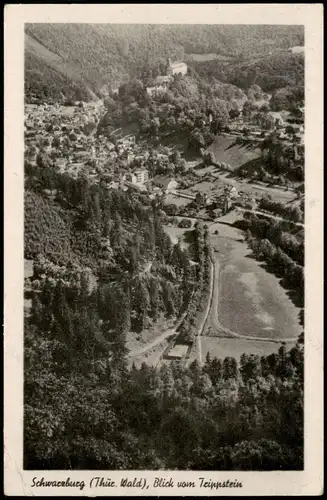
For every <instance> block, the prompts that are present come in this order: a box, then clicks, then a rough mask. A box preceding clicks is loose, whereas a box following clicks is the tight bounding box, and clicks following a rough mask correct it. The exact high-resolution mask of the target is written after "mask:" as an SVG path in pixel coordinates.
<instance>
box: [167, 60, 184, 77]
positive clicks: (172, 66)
mask: <svg viewBox="0 0 327 500" xmlns="http://www.w3.org/2000/svg"><path fill="white" fill-rule="evenodd" d="M186 73H187V65H186V64H185V63H184V62H181V61H175V62H173V63H172V62H171V59H170V58H169V59H168V67H167V75H186Z"/></svg>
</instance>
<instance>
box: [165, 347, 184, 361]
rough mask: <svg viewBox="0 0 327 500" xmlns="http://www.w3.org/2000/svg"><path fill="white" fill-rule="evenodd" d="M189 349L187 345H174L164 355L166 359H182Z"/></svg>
mask: <svg viewBox="0 0 327 500" xmlns="http://www.w3.org/2000/svg"><path fill="white" fill-rule="evenodd" d="M188 349H189V345H187V344H175V345H174V347H172V348H171V349H170V351H168V353H167V354H166V355H165V358H166V359H182V358H183V357H184V356H186V354H187V351H188Z"/></svg>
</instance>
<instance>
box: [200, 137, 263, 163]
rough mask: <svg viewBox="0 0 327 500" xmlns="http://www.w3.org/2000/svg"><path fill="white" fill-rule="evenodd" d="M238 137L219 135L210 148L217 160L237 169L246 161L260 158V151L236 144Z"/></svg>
mask: <svg viewBox="0 0 327 500" xmlns="http://www.w3.org/2000/svg"><path fill="white" fill-rule="evenodd" d="M235 141H236V137H235V136H229V135H217V136H216V137H215V140H214V142H213V143H212V144H211V145H210V147H209V148H208V151H212V152H213V153H214V155H215V158H216V161H217V162H224V163H227V164H229V165H230V166H231V167H232V168H233V169H237V168H239V167H241V166H242V165H244V164H245V163H247V162H249V161H251V160H255V159H257V158H260V152H259V151H257V150H255V149H248V148H246V147H244V146H243V145H241V144H236V142H235Z"/></svg>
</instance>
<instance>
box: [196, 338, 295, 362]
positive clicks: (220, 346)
mask: <svg viewBox="0 0 327 500" xmlns="http://www.w3.org/2000/svg"><path fill="white" fill-rule="evenodd" d="M295 342H296V341H294V345H295ZM201 345H202V356H203V361H204V360H205V357H206V355H207V353H208V352H209V354H210V356H211V358H213V357H217V358H220V359H224V358H226V357H228V356H231V357H233V358H235V359H236V360H237V361H239V360H240V358H241V356H242V354H244V353H245V354H258V355H259V356H268V355H269V354H272V353H273V352H277V351H278V349H279V348H280V346H281V345H282V344H281V343H280V344H277V343H270V342H263V341H260V340H258V341H256V340H242V339H224V338H218V337H206V336H203V337H201ZM288 347H293V345H292V346H291V345H290V344H288ZM194 359H196V350H193V352H192V354H191V356H190V359H189V361H188V363H191V362H192V361H194Z"/></svg>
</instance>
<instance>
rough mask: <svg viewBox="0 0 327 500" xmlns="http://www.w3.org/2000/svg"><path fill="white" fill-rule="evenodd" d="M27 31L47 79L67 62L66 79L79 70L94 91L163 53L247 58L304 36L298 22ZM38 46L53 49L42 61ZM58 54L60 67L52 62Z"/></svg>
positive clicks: (30, 81)
mask: <svg viewBox="0 0 327 500" xmlns="http://www.w3.org/2000/svg"><path fill="white" fill-rule="evenodd" d="M26 33H27V35H29V37H30V38H31V39H32V40H34V41H35V42H38V43H39V48H38V49H36V48H35V44H34V47H33V49H32V47H31V44H26V47H25V52H26V53H27V54H29V53H34V56H35V57H36V58H39V59H41V60H42V65H43V69H42V71H41V73H42V72H44V73H45V75H46V78H45V82H44V84H45V85H47V82H48V81H49V80H50V75H49V73H52V72H51V71H50V70H49V67H51V68H52V69H54V71H56V72H58V73H59V74H60V73H62V71H63V69H64V68H66V74H67V72H68V73H69V74H70V76H69V79H71V80H72V81H73V82H75V80H76V78H75V75H76V72H77V73H78V75H79V76H78V78H77V80H78V81H79V85H80V86H81V87H82V88H83V87H85V85H86V87H87V86H90V87H93V89H95V91H99V90H100V89H101V87H102V86H103V85H108V84H109V85H110V86H114V87H118V85H119V84H120V83H121V82H123V81H125V80H126V79H129V78H131V77H135V76H136V77H139V76H140V75H142V74H143V72H144V70H145V69H148V68H149V67H150V68H159V67H160V64H163V63H165V61H166V60H167V57H171V58H172V59H182V60H185V59H187V54H191V53H197V54H203V53H207V52H209V53H210V52H213V53H216V54H221V55H227V56H233V57H234V58H237V59H238V60H242V59H243V60H244V58H245V59H246V58H248V57H250V58H251V59H249V61H251V60H252V59H253V57H257V56H260V55H262V54H267V53H268V54H269V52H270V51H271V50H273V51H274V50H276V49H288V48H289V47H291V46H293V45H302V44H303V36H304V35H303V29H302V27H301V26H298V27H297V26H237V25H230V26H227V25H205V26H204V25H183V26H181V25H179V26H178V28H177V27H176V26H174V25H113V24H111V25H110V24H109V25H104V24H93V25H90V24H88V25H86V24H64V23H60V24H39V23H38V24H27V25H26ZM42 46H43V47H44V48H45V49H47V50H48V51H50V52H51V53H52V54H53V55H51V56H49V54H48V56H49V58H48V60H47V61H46V64H45V61H44V50H42V48H41V47H42ZM56 56H57V57H58V58H59V59H60V61H61V63H62V68H60V67H58V66H55V64H54V60H55V59H56ZM277 57H278V56H277ZM283 57H284V55H283ZM294 57H296V55H295V56H294ZM301 57H302V56H301ZM49 59H51V63H50V60H49ZM245 62H246V61H245ZM214 63H216V61H214ZM27 64H28V68H29V70H30V71H29V72H28V73H27V75H26V80H27V81H26V88H27V89H28V92H27V96H30V89H31V87H35V88H34V92H35V93H36V94H37V93H38V92H39V88H40V87H41V89H42V84H41V81H40V80H38V78H37V75H36V74H35V73H33V72H32V71H31V69H32V68H30V67H29V62H28V61H27ZM192 64H193V63H192ZM233 64H234V61H233ZM249 64H251V63H250V62H249ZM39 65H40V63H39ZM196 66H197V64H196ZM70 67H72V68H73V69H71V70H70V69H69V68H70ZM77 69H78V70H77ZM59 78H60V77H59ZM81 81H82V82H83V83H81ZM75 83H76V82H75ZM258 84H259V85H260V83H258ZM43 86H44V85H43ZM68 88H69V86H68ZM53 92H54V95H55V92H56V90H55V89H53V86H51V85H50V90H49V93H50V94H52V93H53ZM43 95H45V96H46V94H44V93H43Z"/></svg>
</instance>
